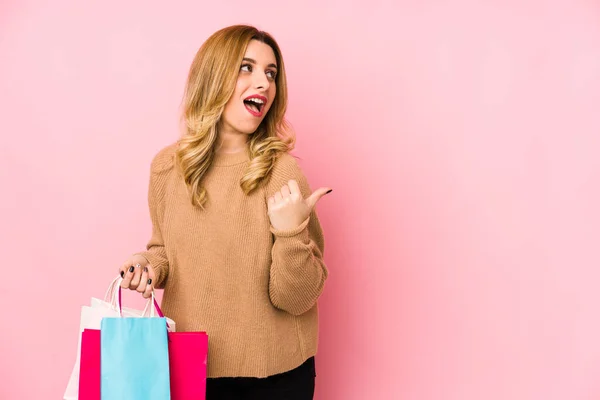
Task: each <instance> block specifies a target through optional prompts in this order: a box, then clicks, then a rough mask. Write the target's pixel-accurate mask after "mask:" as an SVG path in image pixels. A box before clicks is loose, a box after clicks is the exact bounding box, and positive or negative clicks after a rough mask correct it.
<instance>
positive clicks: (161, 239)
mask: <svg viewBox="0 0 600 400" xmlns="http://www.w3.org/2000/svg"><path fill="white" fill-rule="evenodd" d="M286 102H287V90H286V77H285V69H284V64H283V59H282V57H281V51H280V49H279V46H278V45H277V43H276V42H275V40H274V39H273V38H272V37H271V36H270V35H269V34H267V33H265V32H261V31H259V30H257V29H256V28H254V27H251V26H243V25H236V26H231V27H228V28H225V29H222V30H220V31H218V32H216V33H215V34H213V35H212V36H211V37H210V38H209V39H208V40H207V41H206V42H205V43H204V44H203V45H202V47H201V48H200V50H199V51H198V53H197V54H196V57H195V58H194V61H193V63H192V65H191V68H190V72H189V77H188V81H187V87H186V91H185V99H184V113H183V120H184V121H185V131H184V133H183V135H182V137H181V138H180V139H179V140H178V142H177V143H175V144H173V145H170V146H168V147H166V148H164V149H163V150H161V151H160V152H159V153H158V154H157V155H156V156H155V158H154V159H153V161H152V164H151V171H150V188H149V194H148V202H149V208H150V215H151V220H152V236H151V238H150V241H149V242H148V244H147V251H144V252H141V253H138V254H136V255H134V256H132V257H131V258H130V259H128V260H127V261H126V262H125V263H124V264H123V265H122V266H121V268H120V272H121V275H122V276H123V278H124V279H123V282H122V287H124V288H129V289H132V290H137V291H138V292H140V293H143V295H144V297H149V296H150V294H151V291H152V290H153V288H154V287H156V288H164V294H163V300H162V308H163V311H164V313H165V314H166V315H168V316H169V317H170V318H172V319H173V320H175V322H176V323H177V329H178V330H179V331H206V332H207V333H208V335H209V356H208V377H209V379H208V382H207V398H208V399H209V400H210V399H255V398H256V399H261V400H268V399H277V400H283V399H312V398H313V392H314V383H315V367H314V356H315V354H316V352H317V338H318V315H317V299H318V298H319V295H320V294H321V292H322V290H323V286H324V284H325V280H326V278H327V268H326V266H325V264H324V263H323V246H324V243H323V233H322V230H321V226H320V224H319V219H318V217H317V214H316V212H315V204H316V203H317V201H318V200H319V199H320V198H321V197H323V196H324V195H325V194H327V193H329V192H330V191H331V190H330V189H329V188H320V189H318V190H316V191H315V192H311V190H310V188H309V185H308V183H307V180H306V178H305V176H304V175H303V173H302V171H301V170H300V168H299V167H298V164H297V162H296V160H295V158H294V157H292V156H291V155H290V154H289V153H288V152H289V151H290V150H291V148H292V146H293V143H294V140H293V137H292V135H291V134H289V133H288V130H287V129H286V124H285V120H284V114H285V110H286Z"/></svg>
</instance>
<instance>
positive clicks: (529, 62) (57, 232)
mask: <svg viewBox="0 0 600 400" xmlns="http://www.w3.org/2000/svg"><path fill="white" fill-rule="evenodd" d="M213 3H214V4H208V3H207V2H188V4H185V5H184V4H181V3H179V5H171V6H169V7H168V8H167V7H166V6H165V4H166V3H164V2H155V4H154V5H149V2H147V1H137V2H132V1H127V2H111V4H107V2H95V5H93V6H92V5H89V3H88V2H80V1H70V2H69V1H64V0H63V1H58V0H55V1H53V2H42V1H19V2H8V3H6V2H5V3H3V5H2V6H1V8H0V54H1V61H0V109H1V110H2V111H1V115H2V117H1V118H0V132H1V134H2V141H1V143H2V145H1V147H0V179H1V181H2V182H3V184H2V188H3V190H2V193H3V195H2V196H0V206H1V210H2V222H1V224H0V243H1V245H0V246H1V247H2V249H3V251H2V266H1V268H2V277H3V282H2V291H1V292H0V296H1V300H0V304H2V311H3V315H2V321H3V322H2V329H0V382H2V384H1V385H0V398H1V399H58V398H61V395H62V392H63V390H64V387H65V384H66V382H67V379H68V375H69V372H70V369H71V367H72V363H73V360H74V356H75V354H74V352H75V346H76V340H77V328H78V324H79V322H78V317H79V307H80V306H81V305H82V304H84V303H86V302H88V301H89V297H90V296H100V295H102V294H103V291H104V289H105V287H106V285H107V284H108V282H109V280H110V279H111V278H112V277H113V276H114V275H115V271H116V268H117V266H118V265H119V263H120V262H121V261H122V260H123V259H124V258H125V257H126V256H128V255H129V254H130V253H131V252H133V251H137V250H139V249H141V248H142V246H143V245H144V243H145V241H146V239H147V238H148V234H149V228H150V227H149V221H148V217H147V208H146V189H147V187H146V185H147V175H148V168H149V162H150V160H151V158H152V156H153V155H154V153H155V152H156V151H157V150H158V149H159V148H160V147H161V146H163V145H165V144H167V143H169V142H171V141H172V140H174V139H175V137H176V135H177V132H176V124H177V121H176V118H177V107H178V104H179V99H180V95H181V92H182V88H183V83H184V80H185V75H186V73H187V68H188V66H189V63H190V62H191V59H192V57H193V55H194V54H195V52H196V50H197V48H198V46H199V45H200V44H201V43H202V41H203V40H204V39H206V38H207V37H208V35H209V34H211V33H212V32H214V31H215V30H217V29H218V28H221V27H223V26H225V25H229V24H233V23H239V22H244V23H253V24H256V25H258V26H259V27H261V28H263V29H266V30H268V31H270V32H272V33H273V34H274V35H275V36H276V38H278V40H279V41H280V44H281V46H282V48H283V51H284V55H285V58H286V62H287V66H288V73H289V81H290V82H289V85H290V97H291V99H290V110H289V119H290V121H291V122H292V123H293V125H294V126H295V128H296V130H297V132H298V138H299V143H298V147H297V154H298V155H300V156H301V157H302V158H303V159H305V162H304V163H303V166H304V169H305V172H306V173H307V175H308V176H309V178H310V181H311V183H312V185H313V186H314V187H318V186H320V185H331V186H332V187H333V188H334V192H333V194H332V195H331V196H330V197H328V198H326V199H323V201H322V202H321V203H320V205H319V212H320V215H321V218H322V220H323V225H324V229H325V231H326V236H327V251H326V261H327V262H328V264H329V266H330V269H331V279H330V281H329V282H328V286H327V288H326V292H325V294H324V296H323V298H322V301H321V310H322V319H321V320H322V331H321V349H320V354H319V356H318V369H319V372H318V373H319V377H318V390H317V393H318V396H317V399H320V400H338V399H339V400H353V399H411V400H412V399H419V400H439V399H443V400H479V399H487V400H500V399H502V400H504V399H513V400H521V399H532V400H533V399H544V400H566V399H569V400H579V399H581V400H584V399H586V400H591V399H598V398H600V383H599V382H600V312H599V310H600V290H599V289H598V288H599V286H600V268H598V267H599V265H600V262H599V261H600V256H599V254H600V251H599V246H598V244H599V243H598V242H599V240H600V232H599V230H600V229H599V226H600V212H599V211H598V208H599V207H598V206H599V204H600V185H599V180H600V157H599V155H598V153H599V150H600V139H599V137H600V136H599V133H600V114H599V112H598V110H599V109H600V29H599V27H600V19H599V15H600V6H599V5H598V3H597V2H593V1H574V0H562V1H558V0H557V1H546V0H544V1H541V0H539V1H535V0H529V1H519V2H517V1H513V2H506V1H500V0H498V1H494V2H491V1H488V2H476V1H467V0H456V1H454V2H440V1H425V2H423V1H421V2H414V1H413V2H410V1H389V0H388V1H383V0H381V1H370V2H360V4H354V5H353V4H352V3H349V2H347V1H344V2H342V1H329V2H324V3H325V4H326V5H317V4H319V3H321V2H316V1H315V2H313V3H310V2H306V1H303V2H296V3H295V4H294V5H289V3H288V2H267V3H260V2H259V3H257V2H232V1H230V2H213ZM136 300H137V299H136ZM59 321H60V322H59Z"/></svg>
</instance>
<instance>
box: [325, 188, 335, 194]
mask: <svg viewBox="0 0 600 400" xmlns="http://www.w3.org/2000/svg"><path fill="white" fill-rule="evenodd" d="M331 192H333V189H329V190H328V191H327V192H325V194H329V193H331Z"/></svg>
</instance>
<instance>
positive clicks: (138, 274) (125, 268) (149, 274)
mask: <svg viewBox="0 0 600 400" xmlns="http://www.w3.org/2000/svg"><path fill="white" fill-rule="evenodd" d="M119 274H121V277H122V278H123V281H122V282H121V287H122V288H123V289H130V290H136V291H137V292H139V293H142V295H143V296H144V298H146V299H147V298H150V297H151V296H152V288H153V281H154V279H155V278H156V274H155V273H154V269H153V268H152V265H150V263H148V260H146V258H145V257H143V256H141V255H133V256H131V257H130V258H129V259H128V260H127V261H125V263H123V265H121V268H119Z"/></svg>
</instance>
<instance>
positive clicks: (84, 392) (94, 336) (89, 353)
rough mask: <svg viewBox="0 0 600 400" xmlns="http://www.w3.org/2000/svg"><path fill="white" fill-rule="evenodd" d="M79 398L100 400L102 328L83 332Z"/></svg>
mask: <svg viewBox="0 0 600 400" xmlns="http://www.w3.org/2000/svg"><path fill="white" fill-rule="evenodd" d="M79 400H100V330H98V329H84V330H83V333H82V334H81V363H80V369H79Z"/></svg>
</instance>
